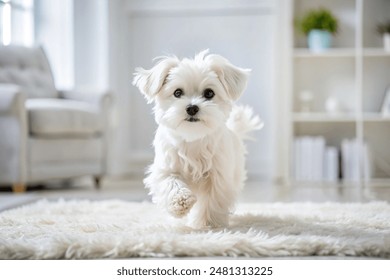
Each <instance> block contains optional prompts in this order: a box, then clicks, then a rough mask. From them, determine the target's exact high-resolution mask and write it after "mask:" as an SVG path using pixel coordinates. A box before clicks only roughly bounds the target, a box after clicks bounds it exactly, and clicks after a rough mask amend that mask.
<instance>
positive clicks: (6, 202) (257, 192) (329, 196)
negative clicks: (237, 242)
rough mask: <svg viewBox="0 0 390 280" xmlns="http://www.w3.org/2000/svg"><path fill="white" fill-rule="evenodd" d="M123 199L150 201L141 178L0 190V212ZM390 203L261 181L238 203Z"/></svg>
mask: <svg viewBox="0 0 390 280" xmlns="http://www.w3.org/2000/svg"><path fill="white" fill-rule="evenodd" d="M60 198H64V199H92V200H104V199H123V200H128V201H144V200H150V197H149V196H148V194H147V190H145V189H144V187H143V184H142V179H141V178H138V179H134V178H109V179H105V180H104V181H103V182H102V187H101V189H99V190H97V189H95V188H94V186H93V182H92V180H91V179H90V178H82V179H79V180H76V181H74V182H73V183H72V184H70V185H69V184H68V185H64V184H62V183H61V184H60V183H58V182H54V183H52V184H50V185H46V186H36V187H29V188H28V190H27V192H25V193H22V194H15V193H12V192H11V191H10V189H7V188H2V189H1V191H0V211H2V210H5V209H10V208H13V207H17V206H20V205H23V204H26V203H31V202H34V201H37V200H40V199H50V200H57V199H60ZM375 200H381V201H388V202H390V186H389V187H378V188H370V189H361V188H357V187H334V186H318V185H297V186H294V187H286V186H281V185H277V184H272V183H265V182H261V181H248V182H247V184H246V187H245V189H244V190H243V192H242V193H241V195H240V198H239V202H249V203H267V202H302V201H311V202H328V201H331V202H367V201H375Z"/></svg>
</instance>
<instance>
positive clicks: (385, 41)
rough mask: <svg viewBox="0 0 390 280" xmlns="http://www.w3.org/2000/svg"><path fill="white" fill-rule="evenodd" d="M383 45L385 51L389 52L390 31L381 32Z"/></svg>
mask: <svg viewBox="0 0 390 280" xmlns="http://www.w3.org/2000/svg"><path fill="white" fill-rule="evenodd" d="M383 47H384V49H385V51H386V52H390V33H385V34H383Z"/></svg>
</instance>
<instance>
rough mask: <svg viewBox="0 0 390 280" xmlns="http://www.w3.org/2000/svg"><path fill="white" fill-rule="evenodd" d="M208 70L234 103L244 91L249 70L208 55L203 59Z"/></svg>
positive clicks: (222, 58)
mask: <svg viewBox="0 0 390 280" xmlns="http://www.w3.org/2000/svg"><path fill="white" fill-rule="evenodd" d="M205 61H206V63H209V65H210V68H211V69H212V70H213V71H214V72H215V73H216V74H217V75H218V78H219V80H220V81H221V83H222V85H223V86H224V88H225V90H226V92H227V93H228V94H229V97H230V98H231V99H232V100H233V101H236V100H237V99H238V98H240V96H241V94H242V93H243V92H244V90H245V89H246V85H247V81H248V76H249V74H250V72H251V70H250V69H243V68H239V67H236V66H234V65H233V64H231V63H230V62H229V61H228V60H227V59H226V58H224V57H222V56H220V55H215V54H212V55H208V56H207V57H206V58H205Z"/></svg>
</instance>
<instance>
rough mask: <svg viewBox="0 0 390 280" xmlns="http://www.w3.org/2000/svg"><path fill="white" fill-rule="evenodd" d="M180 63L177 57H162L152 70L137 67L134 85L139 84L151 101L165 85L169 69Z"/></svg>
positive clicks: (147, 98) (139, 87) (149, 101)
mask: <svg viewBox="0 0 390 280" xmlns="http://www.w3.org/2000/svg"><path fill="white" fill-rule="evenodd" d="M178 64H179V60H178V59H177V58H176V57H162V58H160V59H159V61H158V62H157V64H156V65H155V66H154V67H153V68H152V69H150V70H145V69H143V68H136V69H135V71H136V72H135V73H134V79H133V85H135V86H137V87H138V89H139V90H140V91H141V93H142V94H143V95H144V96H145V98H146V100H147V101H148V103H151V102H153V100H154V98H155V96H156V94H157V93H158V92H159V91H160V89H161V87H162V86H163V84H164V82H165V79H166V78H167V76H168V74H169V70H171V69H172V68H173V67H175V66H177V65H178Z"/></svg>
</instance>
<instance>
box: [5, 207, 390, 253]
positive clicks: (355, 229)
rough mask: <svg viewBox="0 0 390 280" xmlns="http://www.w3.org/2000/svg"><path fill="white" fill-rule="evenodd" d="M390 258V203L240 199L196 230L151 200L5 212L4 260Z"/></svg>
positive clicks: (29, 208) (21, 208) (26, 208)
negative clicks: (220, 220)
mask: <svg viewBox="0 0 390 280" xmlns="http://www.w3.org/2000/svg"><path fill="white" fill-rule="evenodd" d="M184 256H186V257H187V256H190V257H206V256H225V257H226V256H229V257H237V256H243V257H265V256H268V257H277V256H365V257H380V258H389V257H390V205H389V204H388V203H384V202H383V203H382V202H376V203H364V204H358V203H355V204H338V203H322V204H315V203H284V204H283V203H273V204H241V205H239V206H238V207H237V210H236V212H235V214H234V215H232V217H231V222H230V226H229V227H228V228H219V229H212V230H211V229H204V230H195V229H192V228H190V227H188V226H186V225H185V223H184V221H183V220H177V219H173V218H170V217H168V216H167V215H166V214H165V213H164V212H162V211H160V210H159V209H157V208H156V206H154V205H153V204H151V203H148V202H144V203H135V202H126V201H121V200H106V201H87V200H72V201H65V200H60V201H55V202H53V201H52V202H51V201H46V200H42V201H38V202H36V203H34V204H31V205H26V206H23V207H19V208H16V209H11V210H8V211H5V212H2V213H0V259H93V258H131V257H184Z"/></svg>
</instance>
